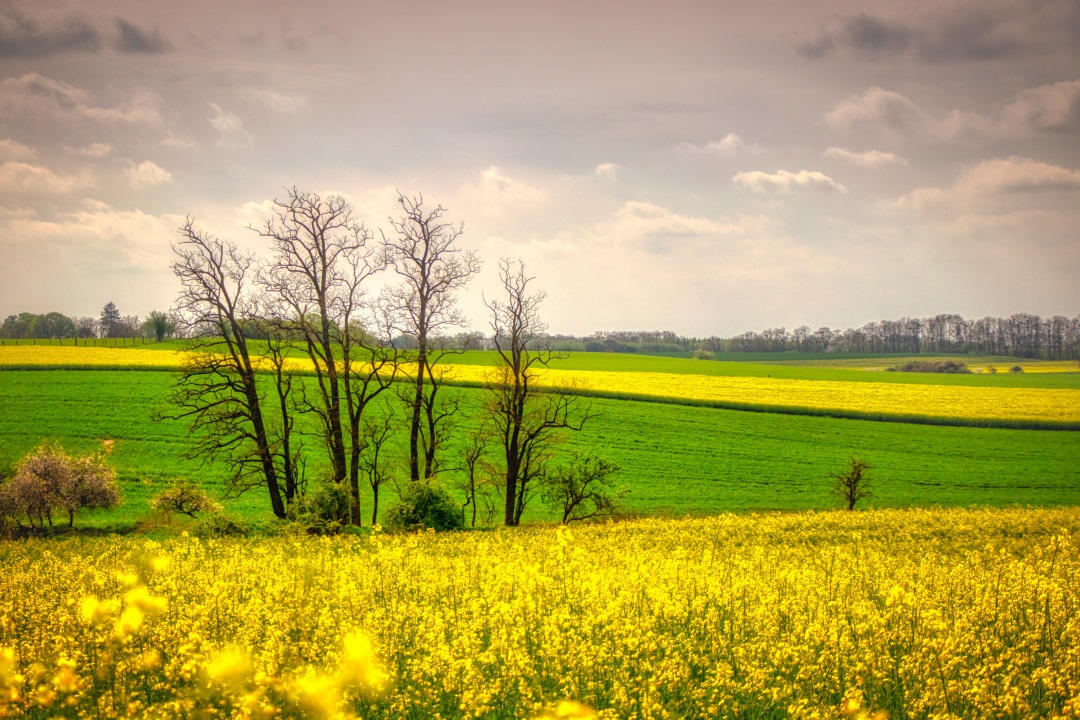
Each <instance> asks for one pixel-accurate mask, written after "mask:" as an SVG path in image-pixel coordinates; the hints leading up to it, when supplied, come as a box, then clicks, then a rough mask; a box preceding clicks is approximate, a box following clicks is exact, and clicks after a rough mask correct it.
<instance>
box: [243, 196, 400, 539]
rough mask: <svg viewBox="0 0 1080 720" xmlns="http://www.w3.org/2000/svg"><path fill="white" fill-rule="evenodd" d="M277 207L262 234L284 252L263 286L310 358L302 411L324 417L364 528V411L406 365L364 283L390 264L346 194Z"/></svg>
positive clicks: (353, 515)
mask: <svg viewBox="0 0 1080 720" xmlns="http://www.w3.org/2000/svg"><path fill="white" fill-rule="evenodd" d="M274 204H275V211H274V216H273V217H272V218H271V219H270V220H268V221H267V222H266V224H265V225H264V226H262V227H261V228H260V229H259V233H260V234H261V235H262V236H263V237H265V238H267V239H269V240H270V241H271V243H272V245H273V247H274V250H275V251H276V254H275V257H274V259H273V261H272V262H271V263H270V265H269V266H268V267H267V268H266V269H265V270H264V271H263V272H262V273H261V274H260V284H261V285H262V286H263V287H264V288H265V290H266V292H267V296H268V297H269V298H270V303H269V307H270V308H271V318H272V320H271V322H276V323H278V325H279V327H278V333H279V334H281V335H283V336H285V337H289V338H293V339H295V342H294V345H295V346H296V347H298V348H299V349H301V350H302V351H303V352H304V353H305V354H306V355H307V356H308V358H309V359H310V361H311V363H312V367H313V369H314V372H315V383H314V384H315V388H316V393H315V395H316V397H315V399H314V400H306V401H305V402H304V405H303V409H304V410H305V411H307V412H311V413H313V414H314V415H315V416H316V417H318V419H319V422H320V423H321V426H322V433H321V435H322V437H323V438H324V440H325V445H326V450H327V455H328V457H329V460H330V467H331V472H332V479H333V482H334V483H339V484H340V483H344V482H346V481H348V483H349V486H350V489H351V496H352V507H351V512H350V518H349V519H350V520H351V522H352V523H353V524H357V525H359V524H360V490H359V487H360V485H359V474H360V453H361V449H362V448H363V446H364V440H363V438H362V437H361V433H362V427H361V418H362V416H363V412H364V409H365V407H366V406H367V404H368V403H369V402H370V401H371V400H372V399H373V398H374V397H376V396H377V395H379V394H380V393H381V392H382V391H383V390H385V389H386V388H388V387H390V384H391V382H392V381H393V380H394V379H395V377H396V375H397V371H398V362H397V358H398V354H397V353H396V351H394V349H393V347H392V345H391V344H390V343H389V336H390V332H389V330H388V325H387V323H385V322H382V321H381V320H380V317H379V316H378V315H377V313H375V308H374V305H373V304H372V303H369V302H367V301H366V299H365V295H364V286H365V283H366V281H367V280H368V279H369V278H371V276H372V275H374V274H375V273H377V272H379V271H381V270H383V269H385V268H386V265H387V262H386V255H385V252H384V251H383V250H382V248H379V247H377V246H375V245H374V244H373V243H372V234H371V233H370V232H369V231H368V230H367V228H366V227H364V225H363V224H362V223H361V222H359V221H358V220H356V219H355V218H354V216H353V213H352V209H351V208H350V206H349V204H348V202H347V201H346V200H345V199H344V198H343V197H341V196H338V195H332V196H330V197H327V198H322V197H320V196H319V195H316V194H313V193H306V192H301V191H299V190H297V189H296V188H292V189H291V190H288V191H287V195H286V197H285V199H284V200H275V202H274ZM373 330H374V332H373ZM383 336H385V337H383ZM305 397H306V395H305ZM342 519H343V520H344V518H342Z"/></svg>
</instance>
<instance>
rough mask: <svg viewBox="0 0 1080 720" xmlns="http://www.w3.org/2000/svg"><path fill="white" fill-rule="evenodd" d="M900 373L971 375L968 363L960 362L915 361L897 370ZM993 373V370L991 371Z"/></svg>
mask: <svg viewBox="0 0 1080 720" xmlns="http://www.w3.org/2000/svg"><path fill="white" fill-rule="evenodd" d="M895 370H896V371H898V372H921V373H949V374H953V375H956V374H970V373H971V370H970V369H968V366H967V363H965V362H960V361H958V360H913V361H911V362H907V363H904V364H903V365H900V366H898V367H896V368H895ZM991 372H993V370H991Z"/></svg>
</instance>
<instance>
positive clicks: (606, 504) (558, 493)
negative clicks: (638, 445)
mask: <svg viewBox="0 0 1080 720" xmlns="http://www.w3.org/2000/svg"><path fill="white" fill-rule="evenodd" d="M618 470H619V466H618V465H617V464H616V463H614V462H612V461H610V460H606V459H604V458H600V457H594V456H592V455H586V456H581V455H576V454H575V455H574V456H573V457H572V458H571V460H570V462H569V463H568V464H566V465H565V466H562V467H556V468H554V469H552V470H549V472H548V473H547V475H546V476H545V478H544V484H543V491H542V492H543V495H544V497H545V498H546V499H547V500H548V502H549V503H551V504H552V505H554V506H555V508H556V509H557V510H561V511H562V523H563V525H568V524H570V523H571V522H574V521H575V520H589V519H593V518H600V517H610V516H611V515H613V514H614V513H615V512H616V510H617V509H618V504H619V501H620V500H621V499H622V497H623V496H624V495H626V494H627V493H628V492H630V491H629V490H627V489H626V488H621V489H619V490H614V489H613V487H612V484H611V475H612V474H613V473H615V472H617V471H618Z"/></svg>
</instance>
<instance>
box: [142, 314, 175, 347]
mask: <svg viewBox="0 0 1080 720" xmlns="http://www.w3.org/2000/svg"><path fill="white" fill-rule="evenodd" d="M139 331H140V332H141V333H142V334H143V337H153V338H154V340H156V341H157V342H161V341H162V340H164V339H165V338H166V337H168V336H170V335H172V334H174V333H175V332H176V322H175V321H174V320H173V319H172V318H171V317H170V316H169V314H168V313H164V312H162V311H161V310H151V311H150V314H149V315H147V316H146V320H143V323H142V325H141V326H139Z"/></svg>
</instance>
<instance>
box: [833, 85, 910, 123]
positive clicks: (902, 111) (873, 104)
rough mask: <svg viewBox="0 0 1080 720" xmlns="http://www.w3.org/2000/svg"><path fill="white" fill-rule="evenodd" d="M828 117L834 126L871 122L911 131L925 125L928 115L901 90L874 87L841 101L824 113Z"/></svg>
mask: <svg viewBox="0 0 1080 720" xmlns="http://www.w3.org/2000/svg"><path fill="white" fill-rule="evenodd" d="M825 121H826V122H827V123H828V124H829V125H830V126H832V127H834V128H849V127H853V126H856V125H864V124H871V125H883V126H885V127H887V128H890V129H892V130H896V131H899V132H904V133H909V132H913V131H915V130H919V129H920V128H922V127H923V126H924V125H925V124H926V122H927V117H926V115H925V114H924V113H923V111H922V110H920V109H919V107H918V106H917V105H916V104H915V103H913V102H912V101H911V100H908V99H907V98H906V97H904V96H903V95H901V94H900V93H896V92H892V91H891V90H883V89H881V88H879V87H871V88H868V89H866V90H864V91H863V92H862V93H859V94H858V95H852V96H851V97H849V98H847V99H846V100H843V101H841V102H840V103H839V104H838V105H837V106H836V107H835V108H833V109H832V110H831V111H830V112H829V114H828V115H826V116H825Z"/></svg>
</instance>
